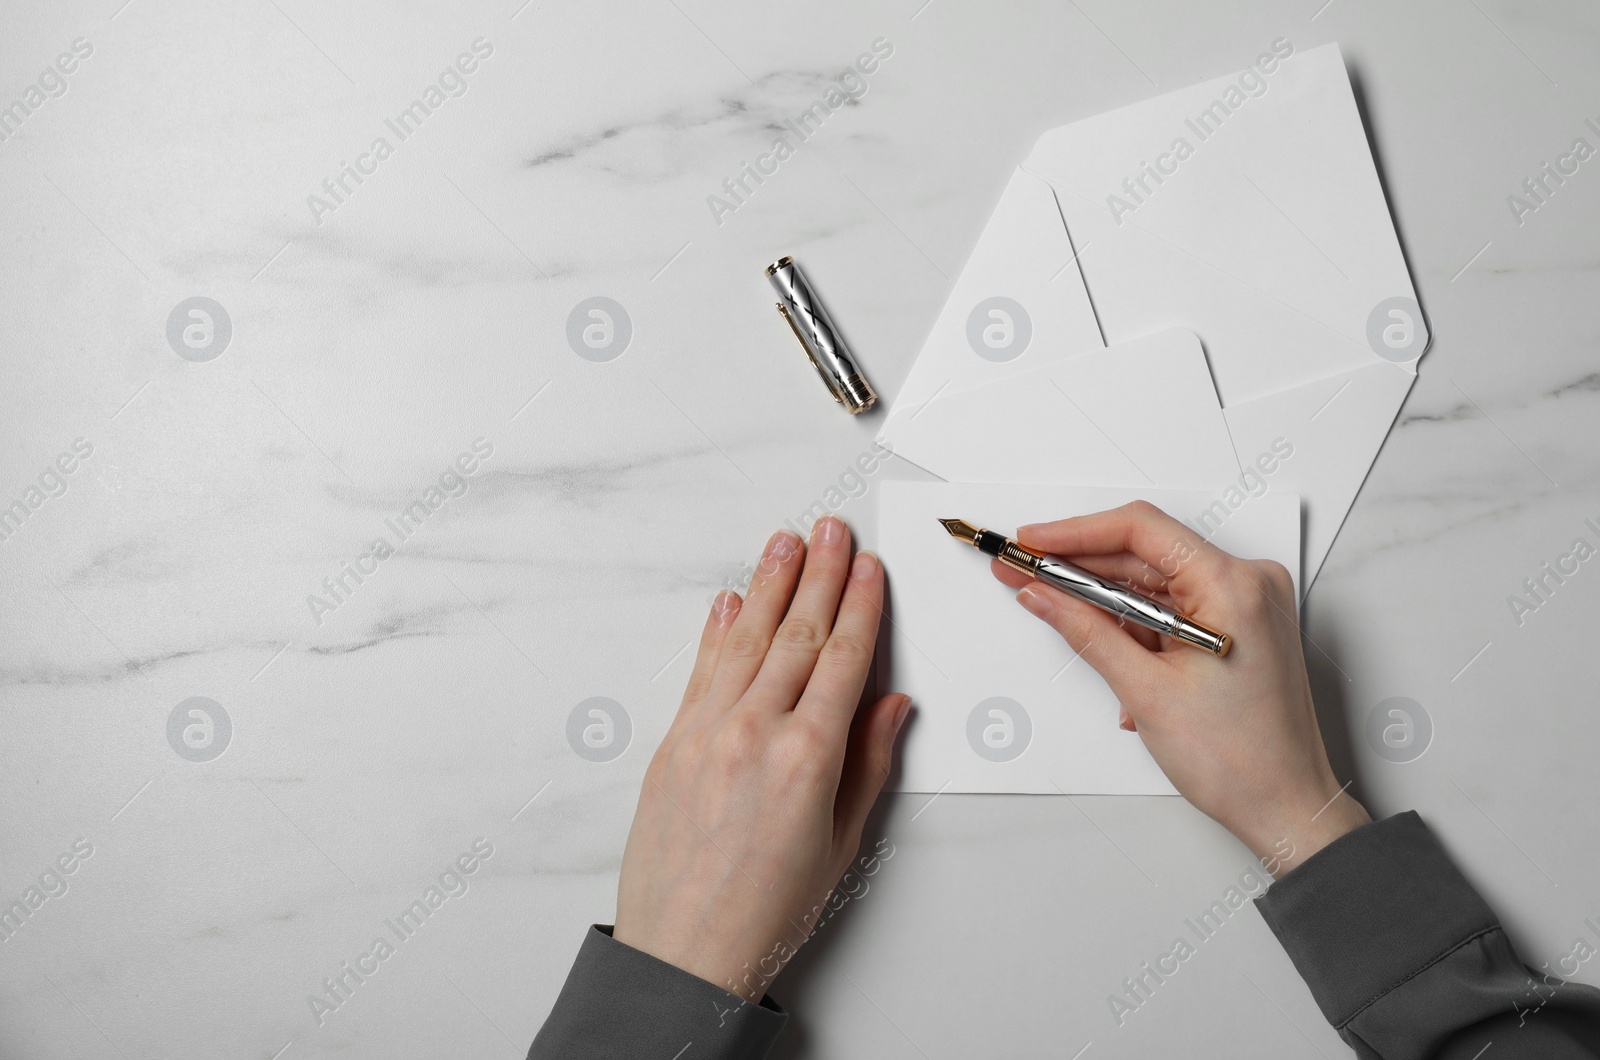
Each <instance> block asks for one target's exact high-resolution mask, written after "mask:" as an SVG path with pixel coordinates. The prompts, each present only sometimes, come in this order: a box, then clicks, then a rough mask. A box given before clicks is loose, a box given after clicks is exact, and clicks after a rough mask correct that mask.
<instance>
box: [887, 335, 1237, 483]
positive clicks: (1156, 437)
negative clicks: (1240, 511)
mask: <svg viewBox="0 0 1600 1060" xmlns="http://www.w3.org/2000/svg"><path fill="white" fill-rule="evenodd" d="M1156 424H1159V427H1155V426H1153V425H1156ZM894 452H895V455H896V456H899V457H902V458H904V459H906V460H909V461H911V462H912V463H913V464H916V465H918V466H919V467H922V468H924V469H926V470H928V471H931V472H933V473H934V474H936V475H939V476H941V477H943V478H946V479H950V480H954V481H966V482H1033V483H1050V482H1055V483H1067V484H1072V485H1079V486H1159V487H1162V488H1171V489H1209V488H1212V487H1221V486H1226V485H1228V484H1230V483H1232V482H1234V481H1236V480H1237V479H1238V477H1239V464H1238V461H1237V460H1236V459H1235V456H1234V448H1233V441H1232V437H1231V435H1230V433H1229V430H1228V424H1227V423H1226V421H1225V420H1224V419H1223V415H1222V408H1221V406H1220V405H1219V404H1218V402H1217V395H1216V391H1215V390H1214V389H1213V388H1212V385H1211V375H1210V372H1209V371H1208V370H1207V368H1206V355H1205V351H1204V350H1203V349H1201V347H1200V340H1199V339H1198V338H1196V337H1195V335H1194V333H1193V332H1191V331H1183V330H1180V329H1174V330H1171V331H1164V332H1161V333H1160V334H1157V335H1150V336H1147V337H1145V338H1142V339H1135V340H1133V341H1132V342H1126V343H1120V344H1118V345H1116V346H1112V347H1108V348H1106V349H1103V350H1097V351H1095V352H1093V353H1082V354H1079V355H1077V356H1076V357H1068V358H1065V359H1063V360H1062V361H1060V363H1058V364H1054V365H1048V366H1046V367H1043V368H1035V369H1032V370H1031V371H1027V372H1023V373H1020V374H1018V375H1015V376H1012V377H1011V378H1009V379H1003V380H999V381H996V382H992V383H985V384H983V385H982V386H976V387H972V388H970V389H967V390H963V391H961V392H959V393H957V394H950V393H948V392H946V393H945V394H943V395H940V396H939V397H938V398H936V399H934V400H932V401H929V402H927V403H926V404H925V405H923V406H921V407H920V408H919V409H916V410H914V411H913V413H912V414H911V415H909V416H907V417H906V418H905V419H904V421H903V422H902V425H901V426H900V428H899V429H898V430H897V431H896V432H895V435H894Z"/></svg>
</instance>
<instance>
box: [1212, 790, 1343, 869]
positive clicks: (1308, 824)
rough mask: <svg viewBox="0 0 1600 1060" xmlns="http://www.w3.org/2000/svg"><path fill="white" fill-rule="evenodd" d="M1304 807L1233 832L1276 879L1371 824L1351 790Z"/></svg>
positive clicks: (1341, 791)
mask: <svg viewBox="0 0 1600 1060" xmlns="http://www.w3.org/2000/svg"><path fill="white" fill-rule="evenodd" d="M1305 805H1306V806H1307V807H1309V809H1307V808H1300V809H1294V810H1289V811H1288V812H1286V813H1283V814H1281V815H1275V818H1274V820H1273V821H1272V822H1271V824H1270V825H1269V826H1267V827H1261V826H1260V825H1256V826H1254V827H1252V828H1248V829H1238V830H1235V831H1234V835H1235V836H1237V837H1238V838H1239V840H1240V841H1241V842H1243V843H1244V844H1245V845H1246V846H1247V847H1249V848H1250V851H1251V853H1253V854H1255V856H1256V857H1257V858H1258V859H1259V860H1260V862H1261V866H1262V868H1264V869H1265V870H1266V871H1267V872H1268V873H1270V874H1271V876H1272V877H1273V878H1274V879H1282V878H1283V877H1284V876H1285V875H1286V874H1288V873H1289V872H1292V871H1293V870H1294V869H1296V868H1298V867H1299V866H1300V865H1301V864H1303V863H1304V862H1306V861H1307V860H1308V859H1310V858H1311V856H1312V855H1314V854H1316V853H1317V852H1318V851H1320V850H1321V849H1322V848H1324V847H1326V846H1327V845H1328V844H1330V843H1332V842H1333V841H1334V840H1336V839H1338V838H1340V837H1341V836H1344V835H1348V834H1349V833H1351V832H1353V831H1355V830H1356V829H1357V828H1360V827H1362V826H1363V825H1366V824H1371V823H1372V817H1371V816H1370V815H1369V814H1368V813H1367V811H1366V808H1365V807H1364V806H1362V805H1361V803H1359V802H1357V801H1356V800H1355V798H1354V797H1353V796H1351V795H1350V794H1349V793H1348V791H1344V790H1336V794H1335V795H1334V796H1333V797H1332V798H1331V799H1328V800H1327V801H1325V802H1321V803H1312V802H1309V801H1308V802H1307V803H1306V804H1305Z"/></svg>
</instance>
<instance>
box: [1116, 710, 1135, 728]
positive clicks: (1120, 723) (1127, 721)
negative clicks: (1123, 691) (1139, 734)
mask: <svg viewBox="0 0 1600 1060" xmlns="http://www.w3.org/2000/svg"><path fill="white" fill-rule="evenodd" d="M1117 727H1118V728H1120V729H1126V730H1127V731H1128V732H1133V731H1134V728H1133V719H1132V718H1130V717H1128V708H1126V707H1123V708H1121V709H1119V710H1118V712H1117Z"/></svg>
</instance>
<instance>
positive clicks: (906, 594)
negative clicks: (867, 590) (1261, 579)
mask: <svg viewBox="0 0 1600 1060" xmlns="http://www.w3.org/2000/svg"><path fill="white" fill-rule="evenodd" d="M1140 497H1142V498H1144V499H1146V500H1149V501H1151V502H1152V503H1154V504H1157V505H1159V506H1160V507H1162V508H1163V509H1165V510H1167V511H1169V512H1172V513H1173V514H1174V515H1177V514H1179V513H1182V512H1188V511H1194V510H1198V509H1200V508H1203V507H1204V506H1205V505H1206V504H1207V503H1209V501H1210V500H1211V499H1212V497H1211V495H1210V494H1208V493H1204V492H1172V491H1160V490H1148V489H1147V490H1133V489H1092V488H1082V487H1072V486H1036V485H1029V486H1017V485H995V484H966V483H947V482H932V483H924V482H885V483H883V484H882V485H881V486H880V487H879V490H878V540H877V544H878V548H879V551H880V552H881V553H882V554H883V556H884V557H885V558H886V559H887V561H888V562H887V569H888V571H889V583H888V584H889V596H888V602H887V606H886V608H885V614H886V616H887V617H888V619H889V621H888V622H886V623H885V624H884V626H883V628H882V632H881V634H880V636H881V638H882V643H881V646H880V650H879V664H878V666H879V669H878V688H879V689H880V690H882V691H885V692H887V691H896V692H905V693H907V694H909V695H910V696H911V699H912V702H913V703H915V704H916V713H915V716H914V717H913V719H912V720H911V721H910V722H909V723H908V724H907V726H906V729H905V734H904V736H903V737H902V743H901V749H900V752H899V760H900V767H899V769H898V772H897V775H896V776H894V777H891V779H890V790H893V791H925V792H936V791H958V792H959V791H989V792H1029V793H1043V794H1049V793H1055V792H1066V793H1068V794H1083V793H1093V794H1106V795H1170V794H1173V789H1172V786H1171V785H1170V784H1169V783H1168V782H1167V779H1166V777H1165V776H1163V775H1162V773H1161V770H1160V769H1159V768H1158V767H1157V766H1156V764H1155V761H1154V760H1153V759H1152V758H1151V757H1150V755H1149V753H1148V752H1147V751H1146V750H1145V748H1144V744H1143V743H1142V742H1141V741H1140V739H1139V737H1138V735H1137V734H1136V733H1130V732H1125V731H1123V730H1122V729H1120V728H1118V726H1117V713H1118V712H1117V701H1116V697H1115V696H1114V695H1112V693H1111V689H1110V688H1109V687H1108V686H1107V685H1106V683H1105V682H1104V681H1102V680H1101V679H1100V675H1099V674H1097V673H1095V671H1094V669H1093V668H1092V667H1091V666H1090V665H1089V664H1088V663H1086V662H1084V661H1083V660H1081V659H1078V658H1076V656H1074V654H1073V652H1072V649H1070V648H1069V647H1067V644H1066V642H1065V641H1063V640H1062V639H1061V637H1060V636H1059V635H1057V633H1056V632H1055V630H1053V629H1051V628H1050V627H1049V626H1047V625H1045V624H1044V623H1043V622H1041V621H1039V620H1038V619H1037V618H1034V617H1033V616H1032V615H1030V614H1029V613H1028V612H1026V611H1024V610H1023V609H1022V607H1021V605H1019V604H1018V603H1016V600H1015V594H1014V593H1013V592H1012V591H1011V590H1010V589H1008V588H1007V587H1006V586H1004V585H1002V584H1001V583H1000V582H998V581H996V580H995V578H994V576H993V575H992V574H991V573H990V571H989V560H988V558H987V557H986V556H984V555H982V554H981V553H979V552H978V551H977V550H976V549H973V548H971V547H970V546H967V545H963V544H961V543H959V542H957V541H955V540H954V539H953V538H951V537H950V535H949V534H947V533H946V532H945V529H944V527H942V526H940V525H939V523H938V519H939V518H941V517H958V518H963V519H966V520H968V521H969V522H974V523H978V524H979V525H983V526H987V527H990V528H992V529H995V530H999V531H1004V532H1009V531H1011V530H1013V529H1014V528H1015V527H1017V526H1019V525H1022V524H1025V523H1031V522H1041V521H1046V520H1051V519H1060V518H1064V517H1066V516H1069V515H1080V514H1084V513H1088V512H1095V511H1101V510H1104V509H1106V508H1114V507H1116V506H1118V505H1121V504H1126V503H1127V502H1128V501H1131V500H1134V499H1135V498H1140ZM1213 540H1214V541H1215V542H1216V544H1217V545H1219V546H1220V547H1222V548H1225V549H1227V550H1228V551H1230V552H1234V553H1236V554H1239V555H1243V556H1248V557H1251V558H1256V559H1275V560H1277V561H1278V562H1280V563H1282V564H1284V565H1285V566H1287V567H1288V568H1289V569H1290V570H1291V571H1293V570H1294V569H1295V562H1294V561H1295V557H1296V556H1298V555H1299V548H1300V501H1299V498H1298V497H1295V496H1293V495H1292V494H1287V493H1270V494H1267V495H1264V496H1261V497H1256V498H1254V499H1252V500H1251V501H1250V502H1249V503H1248V504H1245V505H1243V506H1242V507H1241V508H1240V509H1239V510H1238V511H1236V512H1234V513H1233V515H1232V516H1231V517H1230V518H1229V519H1228V520H1227V522H1226V523H1224V524H1223V526H1222V528H1221V529H1220V530H1219V531H1218V532H1217V534H1216V535H1215V537H1214V538H1213ZM1223 632H1228V631H1227V630H1224V631H1223ZM1196 650H1198V649H1196ZM1218 665H1224V664H1223V663H1221V662H1219V663H1218Z"/></svg>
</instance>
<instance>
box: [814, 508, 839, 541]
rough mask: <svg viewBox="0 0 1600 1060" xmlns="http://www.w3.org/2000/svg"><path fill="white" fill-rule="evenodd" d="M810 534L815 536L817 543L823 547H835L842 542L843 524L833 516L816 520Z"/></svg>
mask: <svg viewBox="0 0 1600 1060" xmlns="http://www.w3.org/2000/svg"><path fill="white" fill-rule="evenodd" d="M812 533H814V534H816V535H817V541H818V542H819V543H821V544H824V545H837V544H838V543H839V542H841V541H843V540H844V523H842V522H840V521H839V520H837V519H835V518H834V517H833V516H831V515H828V516H824V517H823V518H821V519H818V520H817V525H816V527H815V528H814V529H813V531H812Z"/></svg>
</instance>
